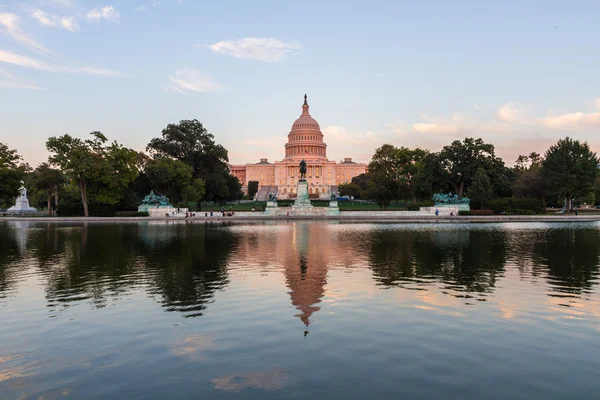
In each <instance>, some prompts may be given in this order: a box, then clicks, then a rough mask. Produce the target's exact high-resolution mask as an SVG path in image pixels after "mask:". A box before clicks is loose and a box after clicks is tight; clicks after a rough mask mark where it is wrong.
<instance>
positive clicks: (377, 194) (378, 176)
mask: <svg viewBox="0 0 600 400" xmlns="http://www.w3.org/2000/svg"><path fill="white" fill-rule="evenodd" d="M369 174H370V175H371V180H370V181H369V189H368V191H369V197H370V198H371V199H373V200H375V201H376V202H377V205H379V207H381V208H383V209H387V208H388V207H389V205H390V203H391V202H392V200H394V199H397V198H398V188H397V186H394V185H393V184H391V182H390V178H389V176H388V175H387V174H386V173H385V171H369Z"/></svg>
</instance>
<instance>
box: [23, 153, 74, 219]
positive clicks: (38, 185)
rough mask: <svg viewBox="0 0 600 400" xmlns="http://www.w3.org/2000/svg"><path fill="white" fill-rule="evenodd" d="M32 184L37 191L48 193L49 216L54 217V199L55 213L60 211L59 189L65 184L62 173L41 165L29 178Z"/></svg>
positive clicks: (46, 164) (43, 164)
mask: <svg viewBox="0 0 600 400" xmlns="http://www.w3.org/2000/svg"><path fill="white" fill-rule="evenodd" d="M29 181H30V184H31V185H32V186H33V187H34V188H35V189H37V190H40V191H44V192H45V193H46V200H47V203H48V215H49V216H50V215H52V199H54V212H55V213H56V212H57V210H58V189H59V188H60V187H61V186H62V185H63V184H64V183H65V181H66V180H65V176H64V174H63V173H62V171H60V170H58V169H56V168H52V167H51V166H50V164H48V163H42V164H40V165H39V166H38V167H37V168H36V169H35V170H33V172H32V173H31V174H30V176H29Z"/></svg>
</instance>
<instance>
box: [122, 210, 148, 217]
mask: <svg viewBox="0 0 600 400" xmlns="http://www.w3.org/2000/svg"><path fill="white" fill-rule="evenodd" d="M149 215H150V214H148V212H147V211H117V212H116V214H115V217H148V216H149Z"/></svg>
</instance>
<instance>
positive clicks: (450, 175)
mask: <svg viewBox="0 0 600 400" xmlns="http://www.w3.org/2000/svg"><path fill="white" fill-rule="evenodd" d="M439 161H440V163H441V165H442V169H443V171H444V172H443V173H444V175H445V179H446V180H447V182H448V183H450V184H452V185H453V186H454V190H455V192H456V194H458V197H459V198H462V196H463V193H464V192H465V190H466V189H467V188H468V187H469V185H470V184H471V181H472V179H473V177H474V176H475V173H476V172H477V170H478V169H479V168H483V169H485V170H487V171H491V170H494V169H498V168H499V167H502V168H504V162H502V160H501V159H499V158H497V157H496V156H495V154H494V145H492V144H488V143H484V141H483V140H482V139H473V138H465V140H464V141H462V142H461V141H460V140H455V141H454V142H452V144H450V145H449V146H444V148H443V149H442V151H441V152H440V154H439Z"/></svg>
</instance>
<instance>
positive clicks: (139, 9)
mask: <svg viewBox="0 0 600 400" xmlns="http://www.w3.org/2000/svg"><path fill="white" fill-rule="evenodd" d="M135 11H137V12H144V11H146V6H137V7H136V8H135Z"/></svg>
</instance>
